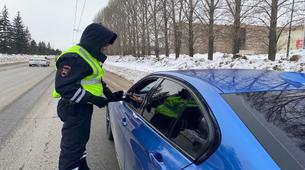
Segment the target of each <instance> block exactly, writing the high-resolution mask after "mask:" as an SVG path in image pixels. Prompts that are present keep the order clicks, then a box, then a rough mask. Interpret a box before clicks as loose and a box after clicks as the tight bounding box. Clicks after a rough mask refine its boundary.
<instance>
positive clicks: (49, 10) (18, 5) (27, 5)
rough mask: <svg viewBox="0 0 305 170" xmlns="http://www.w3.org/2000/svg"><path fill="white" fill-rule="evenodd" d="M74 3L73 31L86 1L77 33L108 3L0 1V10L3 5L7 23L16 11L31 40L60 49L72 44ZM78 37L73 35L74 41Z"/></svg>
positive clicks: (88, 0) (98, 0)
mask: <svg viewBox="0 0 305 170" xmlns="http://www.w3.org/2000/svg"><path fill="white" fill-rule="evenodd" d="M76 1H78V9H77V21H76V28H77V27H78V25H79V20H80V15H81V11H82V8H83V4H84V2H85V1H86V5H85V10H84V12H83V16H82V19H81V24H80V30H83V29H84V28H85V27H86V26H87V25H88V24H90V23H91V22H92V21H93V19H94V17H95V15H96V14H97V12H98V11H99V10H100V9H101V8H103V7H105V6H106V5H107V3H108V0H0V9H1V11H2V10H3V7H4V4H6V7H7V8H8V11H9V17H10V20H11V21H12V20H13V18H14V17H15V16H16V14H17V11H20V13H21V17H22V20H23V22H24V24H25V25H26V26H28V28H29V30H30V33H31V35H32V38H33V39H34V40H36V41H46V42H50V43H51V46H52V47H54V48H59V49H61V50H64V49H65V48H68V47H69V46H71V45H72V39H73V24H74V15H75V7H76ZM80 34H81V32H79V33H77V36H76V37H75V38H74V42H78V41H79V38H80Z"/></svg>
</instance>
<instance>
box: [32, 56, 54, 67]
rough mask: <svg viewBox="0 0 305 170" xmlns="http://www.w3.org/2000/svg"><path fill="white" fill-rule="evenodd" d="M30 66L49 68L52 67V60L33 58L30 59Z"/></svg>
mask: <svg viewBox="0 0 305 170" xmlns="http://www.w3.org/2000/svg"><path fill="white" fill-rule="evenodd" d="M29 66H30V67H32V66H43V67H49V66H50V59H48V58H47V57H31V58H30V59H29Z"/></svg>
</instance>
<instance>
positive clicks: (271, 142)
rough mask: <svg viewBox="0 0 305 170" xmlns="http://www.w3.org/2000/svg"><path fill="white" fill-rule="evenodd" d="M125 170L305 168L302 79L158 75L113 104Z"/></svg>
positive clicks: (216, 73)
mask: <svg viewBox="0 0 305 170" xmlns="http://www.w3.org/2000/svg"><path fill="white" fill-rule="evenodd" d="M106 124H107V134H108V138H109V139H113V140H114V146H115V150H116V155H117V159H118V162H119V166H120V168H121V169H125V170H131V169H145V170H146V169H160V170H163V169H170V170H172V169H185V170H192V169H209V170H210V169H225V170H231V169H245V170H254V169H264V170H273V169H293V170H296V169H304V167H305V75H304V74H303V73H297V72H276V71H268V70H244V69H224V70H219V69H208V70H183V71H182V70H180V71H168V72H158V73H153V74H151V75H149V76H147V77H144V78H143V79H141V80H140V81H139V82H137V83H136V84H135V85H133V86H132V87H131V88H130V89H129V90H128V91H127V93H126V96H125V97H124V99H123V100H122V101H119V102H111V103H109V105H108V107H107V110H106Z"/></svg>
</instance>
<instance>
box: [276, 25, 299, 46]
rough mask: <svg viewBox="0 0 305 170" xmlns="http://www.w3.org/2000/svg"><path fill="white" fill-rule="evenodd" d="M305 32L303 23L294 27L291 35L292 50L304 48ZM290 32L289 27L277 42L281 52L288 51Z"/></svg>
mask: <svg viewBox="0 0 305 170" xmlns="http://www.w3.org/2000/svg"><path fill="white" fill-rule="evenodd" d="M304 33H305V29H304V26H303V25H301V26H295V27H292V29H291V36H290V37H291V38H290V50H298V49H303V48H304V37H305V35H304ZM288 34H289V30H288V28H287V29H285V30H284V31H283V32H282V34H281V36H280V38H279V41H278V44H277V46H278V51H279V52H286V51H287V43H288Z"/></svg>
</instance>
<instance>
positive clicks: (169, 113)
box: [143, 80, 209, 159]
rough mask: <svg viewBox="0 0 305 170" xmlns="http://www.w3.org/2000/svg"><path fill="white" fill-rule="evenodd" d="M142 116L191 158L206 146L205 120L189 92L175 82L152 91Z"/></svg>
mask: <svg viewBox="0 0 305 170" xmlns="http://www.w3.org/2000/svg"><path fill="white" fill-rule="evenodd" d="M143 117H144V118H145V119H146V120H147V121H148V122H149V123H150V124H151V126H153V128H155V129H156V130H157V131H158V132H159V133H162V134H163V135H164V136H165V137H166V138H168V139H169V140H170V141H171V142H173V143H174V144H175V145H176V146H178V147H179V148H180V149H181V150H183V151H184V152H185V153H186V154H187V155H189V156H191V157H192V158H194V159H195V158H197V157H199V156H200V155H201V153H202V151H203V150H205V149H206V147H207V144H208V142H207V141H208V133H209V132H208V125H207V122H206V119H205V118H204V116H203V113H202V112H201V109H200V108H199V105H198V104H197V102H196V100H195V99H194V97H193V96H192V95H191V93H190V92H189V91H188V90H187V89H186V88H184V87H183V86H181V85H179V84H178V83H176V82H173V81H170V80H164V81H163V82H162V83H161V84H160V85H159V86H158V87H157V88H156V90H154V92H153V93H152V95H151V96H150V97H149V99H148V101H147V104H146V106H145V109H144V112H143Z"/></svg>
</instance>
